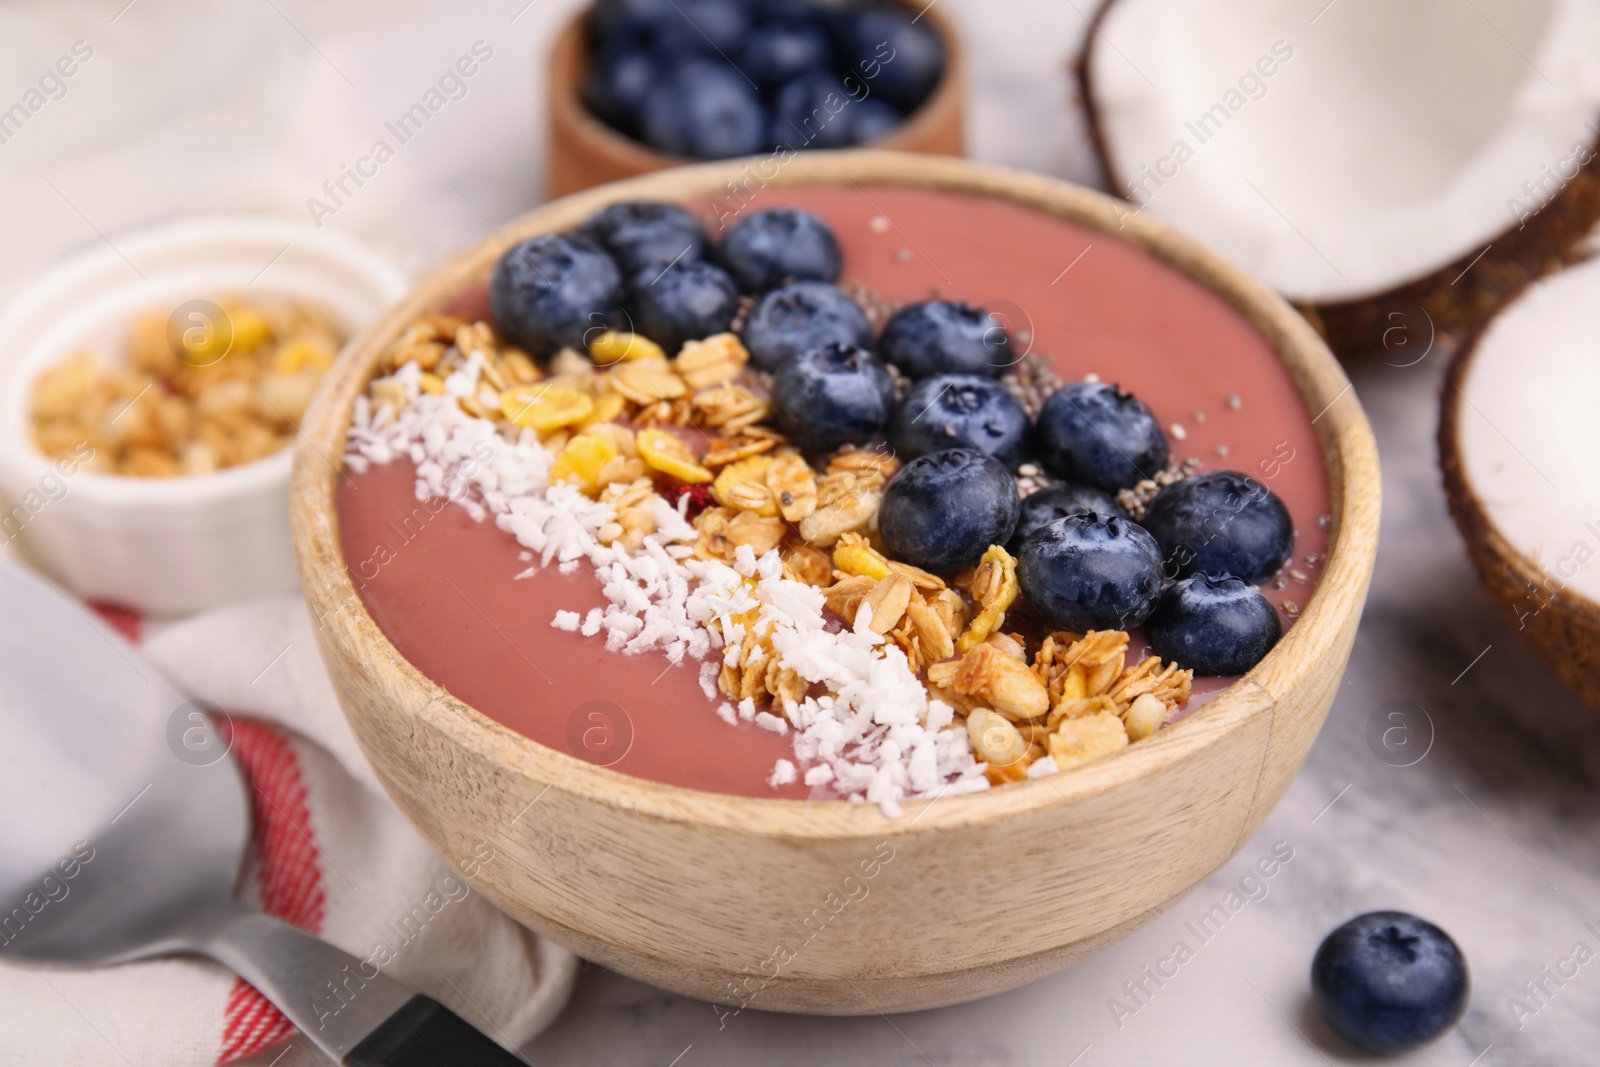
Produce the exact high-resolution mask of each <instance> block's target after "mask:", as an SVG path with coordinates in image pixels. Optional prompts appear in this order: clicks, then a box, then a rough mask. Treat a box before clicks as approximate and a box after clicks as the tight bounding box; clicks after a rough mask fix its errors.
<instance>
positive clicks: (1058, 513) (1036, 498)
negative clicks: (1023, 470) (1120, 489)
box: [1011, 483, 1128, 555]
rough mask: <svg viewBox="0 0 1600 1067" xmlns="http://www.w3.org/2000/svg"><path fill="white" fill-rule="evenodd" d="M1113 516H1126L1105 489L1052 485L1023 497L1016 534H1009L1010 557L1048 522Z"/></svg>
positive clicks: (1086, 486)
mask: <svg viewBox="0 0 1600 1067" xmlns="http://www.w3.org/2000/svg"><path fill="white" fill-rule="evenodd" d="M1091 511H1092V512H1094V513H1095V514H1096V515H1115V516H1116V517H1117V518H1119V519H1126V518H1127V517H1128V513H1127V511H1126V510H1124V509H1123V507H1122V505H1121V504H1119V503H1117V498H1116V497H1114V496H1112V495H1111V494H1110V493H1108V492H1106V491H1105V490H1104V489H1096V488H1095V487H1094V486H1092V485H1072V484H1070V483H1069V484H1066V485H1052V486H1048V487H1046V488H1044V489H1040V490H1039V491H1038V492H1036V493H1029V494H1028V495H1027V496H1025V497H1023V498H1022V514H1021V515H1020V516H1019V517H1018V519H1017V532H1016V533H1014V534H1012V535H1011V544H1012V546H1013V547H1012V554H1013V555H1015V554H1016V553H1017V552H1019V551H1021V549H1022V542H1023V541H1025V540H1027V537H1028V535H1029V534H1031V533H1033V531H1035V530H1037V529H1038V528H1039V527H1041V526H1043V525H1044V524H1045V523H1047V522H1054V521H1055V520H1057V519H1064V518H1066V517H1067V516H1068V515H1084V514H1087V513H1089V512H1091Z"/></svg>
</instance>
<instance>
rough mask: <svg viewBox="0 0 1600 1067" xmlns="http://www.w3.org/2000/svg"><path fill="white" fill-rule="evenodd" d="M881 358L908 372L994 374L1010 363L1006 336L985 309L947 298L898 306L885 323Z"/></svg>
mask: <svg viewBox="0 0 1600 1067" xmlns="http://www.w3.org/2000/svg"><path fill="white" fill-rule="evenodd" d="M878 346H879V348H880V349H881V350H882V352H883V358H884V359H887V360H888V361H889V362H890V363H893V364H894V365H895V366H897V367H899V368H900V369H901V370H902V371H904V372H905V373H906V375H907V376H909V377H912V378H926V377H928V376H929V375H931V374H981V375H983V376H984V377H986V378H998V377H1000V375H1001V373H1002V372H1003V371H1004V370H1005V369H1006V368H1007V367H1009V366H1010V365H1011V362H1012V360H1011V338H1010V337H1009V336H1007V334H1006V329H1005V327H1004V326H1002V325H1001V324H1000V320H999V319H996V318H995V317H994V316H993V315H991V314H989V313H988V312H987V311H982V310H980V309H978V308H974V307H968V306H967V305H966V304H960V303H956V302H955V301H952V300H929V301H926V302H924V303H921V304H911V305H910V306H908V307H903V308H901V309H900V310H899V311H897V312H895V313H894V315H893V316H891V317H890V319H889V321H888V322H886V323H884V326H883V337H882V338H881V339H880V340H879V342H878Z"/></svg>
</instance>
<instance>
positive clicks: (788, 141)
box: [772, 70, 855, 152]
mask: <svg viewBox="0 0 1600 1067" xmlns="http://www.w3.org/2000/svg"><path fill="white" fill-rule="evenodd" d="M853 107H855V101H854V100H852V99H851V97H850V93H849V92H848V91H847V90H846V89H845V87H844V82H842V81H840V80H839V76H838V75H837V74H835V73H833V72H832V71H831V70H809V71H806V72H805V73H804V74H801V75H800V76H799V77H797V78H794V79H792V80H790V81H789V82H787V83H785V84H784V86H783V88H781V89H779V90H778V94H777V96H775V97H774V98H773V102H772V143H773V144H774V145H787V146H788V147H790V148H792V149H794V150H795V151H797V152H798V151H801V150H803V149H807V148H847V147H849V146H850V145H852V144H854V143H855V137H854V135H853V134H852V133H851V127H850V123H851V119H852V118H853V114H854V113H853V112H852V110H851V109H852V108H853Z"/></svg>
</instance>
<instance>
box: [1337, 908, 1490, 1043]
mask: <svg viewBox="0 0 1600 1067" xmlns="http://www.w3.org/2000/svg"><path fill="white" fill-rule="evenodd" d="M1471 985H1472V981H1471V978H1470V976H1469V975H1468V973H1467V961H1466V959H1465V957H1463V956H1462V955H1461V949H1460V948H1459V947H1457V945H1456V943H1455V942H1454V941H1452V940H1451V939H1450V935H1449V934H1447V933H1445V932H1444V931H1443V930H1441V929H1439V928H1438V927H1437V926H1435V925H1433V924H1432V923H1430V922H1428V921H1426V920H1424V919H1419V918H1417V917H1416V916H1415V915H1407V914H1406V913H1405V912H1403V911H1374V912H1368V913H1367V914H1366V915H1358V916H1356V917H1355V918H1354V919H1351V920H1350V921H1349V922H1347V923H1345V924H1344V925H1343V926H1341V927H1339V928H1338V929H1337V930H1335V931H1334V932H1333V933H1331V934H1329V935H1328V936H1327V938H1325V939H1324V940H1323V942H1322V945H1321V947H1320V948H1318V949H1317V955H1316V958H1315V959H1314V960H1313V961H1312V963H1311V995H1312V999H1314V1000H1315V1001H1316V1003H1317V1009H1318V1010H1319V1011H1321V1012H1322V1017H1323V1018H1324V1019H1326V1020H1327V1021H1328V1025H1329V1026H1331V1027H1332V1028H1333V1029H1334V1031H1335V1032H1336V1033H1338V1035H1339V1036H1340V1037H1342V1038H1344V1039H1345V1040H1346V1041H1348V1042H1350V1043H1351V1044H1352V1045H1355V1046H1356V1047H1357V1048H1360V1049H1363V1050H1365V1051H1367V1052H1376V1053H1379V1054H1381V1055H1393V1054H1395V1053H1400V1052H1406V1051H1409V1050H1411V1049H1414V1048H1417V1047H1419V1046H1421V1045H1425V1044H1427V1043H1428V1042H1429V1041H1432V1040H1433V1039H1434V1038H1436V1037H1438V1036H1439V1035H1440V1034H1442V1033H1444V1032H1445V1031H1446V1030H1448V1029H1450V1028H1451V1027H1452V1026H1454V1025H1455V1024H1456V1021H1457V1020H1459V1019H1460V1018H1461V1015H1462V1013H1463V1012H1465V1011H1466V1010H1467V996H1468V994H1469V993H1470V991H1471Z"/></svg>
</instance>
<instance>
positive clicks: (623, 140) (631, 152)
mask: <svg viewBox="0 0 1600 1067" xmlns="http://www.w3.org/2000/svg"><path fill="white" fill-rule="evenodd" d="M587 15H588V11H587V10H584V11H582V12H580V13H579V14H578V15H576V16H574V18H573V19H572V21H571V22H569V23H567V26H566V29H564V30H563V31H562V32H561V35H560V36H559V37H557V38H556V42H555V45H554V47H553V48H552V49H551V51H550V145H549V152H548V153H546V159H547V161H548V162H547V163H546V183H547V185H548V188H547V190H546V192H547V194H548V195H549V196H551V197H557V196H566V195H567V194H568V193H576V192H579V191H580V190H583V189H588V188H591V187H592V186H596V185H603V184H605V183H606V182H614V181H620V180H622V179H623V178H633V177H637V176H638V175H640V174H648V173H650V172H651V171H657V170H666V169H667V168H669V167H678V166H683V165H685V164H691V163H693V162H694V161H693V160H688V159H680V158H678V157H676V156H669V155H664V154H662V153H660V152H657V151H656V150H655V149H653V148H651V147H650V146H648V145H646V144H644V143H643V142H640V141H635V140H634V139H633V138H631V137H628V136H626V135H625V134H622V133H619V132H618V131H616V130H614V129H612V128H611V127H610V126H608V125H606V124H605V123H604V122H601V121H600V119H598V118H597V117H595V115H594V113H593V112H591V111H590V110H589V109H588V108H587V107H585V106H584V103H583V99H582V97H581V96H580V95H579V89H580V87H581V86H582V85H583V79H584V76H585V75H586V74H587V73H588V72H589V44H588V41H587V39H586V37H585V32H584V19H585V18H586V17H587ZM922 19H923V21H926V22H927V23H928V24H929V25H931V26H932V27H933V28H934V30H935V31H936V32H937V33H938V34H939V38H940V40H942V41H943V42H944V54H945V67H944V76H943V77H942V78H940V79H939V84H938V85H936V86H934V89H933V92H932V94H931V95H929V97H928V99H927V100H925V101H923V103H922V106H921V107H919V108H917V110H916V111H914V112H912V113H911V114H910V115H909V116H907V118H906V121H905V122H903V123H902V124H901V125H900V127H899V128H898V129H896V130H895V132H894V133H893V134H891V135H890V136H888V137H886V138H884V139H883V140H882V141H878V142H876V143H875V144H874V145H873V148H874V149H884V150H894V151H900V152H927V153H930V154H933V155H945V156H959V155H961V154H962V151H963V150H962V141H961V136H962V98H963V96H964V94H965V91H966V76H965V71H964V65H963V57H962V51H961V39H960V37H959V36H957V34H956V32H955V30H954V28H953V27H951V25H950V22H949V20H947V19H946V18H945V17H944V16H943V15H942V14H940V13H939V12H938V11H936V10H934V9H933V8H932V7H931V6H930V7H928V8H924V9H923V10H922Z"/></svg>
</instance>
